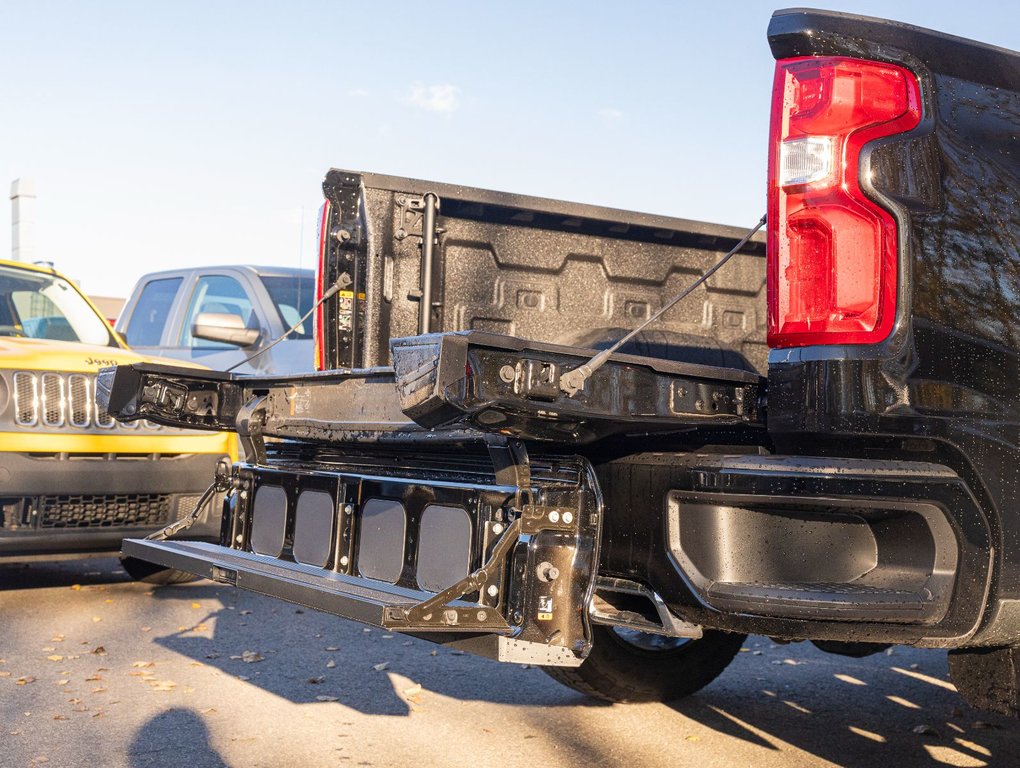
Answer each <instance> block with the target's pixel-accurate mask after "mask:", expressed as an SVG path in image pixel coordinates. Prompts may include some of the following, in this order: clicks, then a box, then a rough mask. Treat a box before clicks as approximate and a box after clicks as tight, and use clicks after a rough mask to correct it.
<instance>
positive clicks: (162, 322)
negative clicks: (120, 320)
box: [124, 277, 184, 347]
mask: <svg viewBox="0 0 1020 768" xmlns="http://www.w3.org/2000/svg"><path fill="white" fill-rule="evenodd" d="M183 279H184V278H181V277H168V278H163V279H160V280H150V281H149V282H148V283H146V284H145V287H144V288H143V289H142V293H141V295H140V296H139V297H138V301H137V303H136V304H135V308H134V310H132V312H131V317H129V318H128V323H127V325H126V326H125V328H124V337H125V338H126V339H127V342H128V344H131V345H132V346H136V347H158V346H159V345H160V343H161V342H162V340H163V329H164V328H165V327H166V324H167V321H168V320H169V319H170V308H171V307H172V306H173V303H174V297H175V296H176V295H177V291H178V290H180V287H181V282H182V281H183Z"/></svg>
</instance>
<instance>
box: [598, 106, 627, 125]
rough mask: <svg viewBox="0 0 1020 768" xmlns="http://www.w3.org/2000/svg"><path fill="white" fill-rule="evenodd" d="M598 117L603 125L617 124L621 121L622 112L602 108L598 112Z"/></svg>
mask: <svg viewBox="0 0 1020 768" xmlns="http://www.w3.org/2000/svg"><path fill="white" fill-rule="evenodd" d="M599 117H601V118H602V121H603V122H604V123H618V122H620V120H621V119H623V112H621V111H620V110H618V109H616V108H614V107H603V108H602V109H600V110H599Z"/></svg>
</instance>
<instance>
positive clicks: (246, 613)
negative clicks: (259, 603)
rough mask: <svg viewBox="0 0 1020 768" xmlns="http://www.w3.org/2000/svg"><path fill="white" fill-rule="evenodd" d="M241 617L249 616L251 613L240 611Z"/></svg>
mask: <svg viewBox="0 0 1020 768" xmlns="http://www.w3.org/2000/svg"><path fill="white" fill-rule="evenodd" d="M241 615H242V616H250V615H251V611H249V610H247V609H245V610H243V611H241Z"/></svg>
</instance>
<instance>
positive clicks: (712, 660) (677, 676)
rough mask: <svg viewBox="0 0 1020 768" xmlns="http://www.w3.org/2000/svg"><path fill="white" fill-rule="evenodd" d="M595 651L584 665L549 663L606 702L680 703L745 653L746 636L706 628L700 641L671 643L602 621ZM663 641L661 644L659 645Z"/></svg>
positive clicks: (559, 675)
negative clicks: (554, 664)
mask: <svg viewBox="0 0 1020 768" xmlns="http://www.w3.org/2000/svg"><path fill="white" fill-rule="evenodd" d="M592 631H593V641H594V644H593V646H592V650H591V653H590V654H589V655H588V658H587V659H585V661H584V663H583V664H582V665H581V666H579V667H543V670H545V672H546V674H548V675H549V676H550V677H552V678H553V679H554V680H556V681H557V682H560V683H563V685H566V686H568V687H570V688H573V689H574V690H575V691H578V692H580V693H583V694H585V695H587V696H593V697H595V698H597V699H602V700H603V701H612V702H642V701H675V700H677V699H682V698H683V697H684V696H689V695H690V694H692V693H694V692H695V691H700V690H701V689H702V688H704V687H705V686H706V685H708V684H709V683H710V682H712V681H713V680H715V679H716V678H717V677H718V676H719V675H720V674H722V671H723V670H724V669H726V667H727V665H729V663H730V662H731V661H732V660H733V657H734V656H736V655H737V653H739V651H740V646H741V645H742V644H743V642H744V639H745V638H746V635H736V634H731V633H729V632H717V631H714V630H706V631H705V634H704V636H703V637H701V638H699V639H697V640H684V641H682V642H680V641H677V642H671V641H672V640H673V638H661V639H657V636H655V635H648V634H645V633H634V634H633V635H632V636H631V637H630V638H628V637H627V636H626V635H627V634H628V633H627V632H626V631H624V630H617V629H615V628H613V627H606V626H603V625H599V624H596V625H594V626H593V627H592ZM656 645H659V646H660V647H655V646H656Z"/></svg>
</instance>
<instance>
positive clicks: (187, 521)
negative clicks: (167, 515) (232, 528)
mask: <svg viewBox="0 0 1020 768" xmlns="http://www.w3.org/2000/svg"><path fill="white" fill-rule="evenodd" d="M228 490H230V462H229V461H227V460H226V459H220V461H219V462H218V463H217V464H216V479H215V480H213V481H212V484H211V485H210V486H209V487H208V488H206V489H205V491H204V492H203V493H202V495H201V496H200V497H199V499H198V503H197V504H196V505H195V509H194V510H192V512H191V514H190V515H188V516H187V517H182V518H181V519H180V520H175V521H174V522H172V523H170V525H168V526H166V527H165V528H160V529H159V530H158V531H155V532H154V533H150V534H149V535H148V536H146V537H145V538H146V539H148V540H151V541H165V540H166V539H169V538H170V537H171V536H173V535H174V534H175V533H180V532H181V531H186V530H188V529H189V528H190V527H191V526H193V525H194V524H195V521H196V520H198V518H199V516H200V515H201V514H202V510H203V509H204V508H205V506H206V505H207V504H208V503H209V502H210V501H212V499H213V497H214V496H215V495H216V493H217V492H219V493H226V492H227V491H228Z"/></svg>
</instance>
